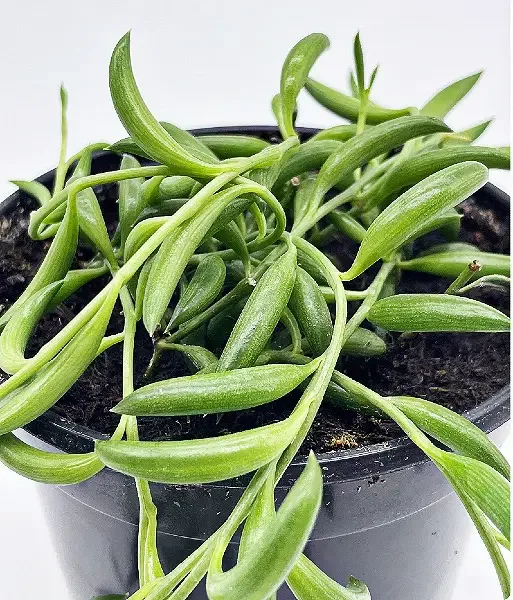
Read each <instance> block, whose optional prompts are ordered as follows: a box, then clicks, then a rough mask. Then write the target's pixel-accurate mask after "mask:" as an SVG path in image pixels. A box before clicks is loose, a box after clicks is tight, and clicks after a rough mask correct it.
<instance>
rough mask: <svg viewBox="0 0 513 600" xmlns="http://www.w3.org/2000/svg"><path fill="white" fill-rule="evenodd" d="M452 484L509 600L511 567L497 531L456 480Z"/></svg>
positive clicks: (505, 596)
mask: <svg viewBox="0 0 513 600" xmlns="http://www.w3.org/2000/svg"><path fill="white" fill-rule="evenodd" d="M451 484H452V486H453V488H454V490H455V492H456V493H457V494H458V496H459V498H460V500H461V501H462V503H463V505H464V506H465V509H466V511H467V512H468V514H469V515H470V518H471V519H472V521H473V522H474V525H475V526H476V529H477V531H478V533H479V535H480V536H481V539H482V540H483V543H484V545H485V546H486V549H487V550H488V554H489V555H490V558H491V559H492V562H493V565H494V567H495V571H496V572H497V578H498V579H499V583H500V586H501V589H502V594H503V598H504V600H508V598H509V597H510V594H511V576H510V573H509V565H508V563H507V562H506V560H505V559H504V556H503V554H502V551H501V548H500V545H499V542H498V541H497V534H498V532H497V530H496V529H495V527H494V526H493V525H491V523H490V521H489V520H488V518H487V517H486V515H485V514H484V512H483V511H482V510H481V509H480V508H479V507H478V506H477V505H476V503H475V502H474V501H473V500H472V499H471V498H470V496H469V495H468V494H466V493H465V492H464V491H463V489H461V488H460V486H459V485H458V482H457V481H456V480H455V479H452V480H451Z"/></svg>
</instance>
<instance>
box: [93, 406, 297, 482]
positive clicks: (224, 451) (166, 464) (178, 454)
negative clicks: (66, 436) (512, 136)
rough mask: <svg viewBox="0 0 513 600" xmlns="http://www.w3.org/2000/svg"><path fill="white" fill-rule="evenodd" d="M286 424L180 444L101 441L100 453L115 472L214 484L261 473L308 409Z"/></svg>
mask: <svg viewBox="0 0 513 600" xmlns="http://www.w3.org/2000/svg"><path fill="white" fill-rule="evenodd" d="M307 408H308V407H307V406H306V405H305V406H301V407H300V408H299V409H298V410H296V411H294V412H293V413H292V414H291V416H290V417H288V418H287V419H285V420H283V421H279V422H277V423H273V424H272V425H265V426H263V427H257V428H255V429H251V430H249V431H241V432H239V433H231V434H228V435H224V436H220V437H213V438H206V439H199V440H183V441H176V442H124V441H121V442H118V441H98V442H96V446H95V452H96V453H97V454H98V456H99V457H100V459H101V460H102V461H103V462H104V463H105V464H106V465H107V466H109V467H111V468H112V469H115V470H116V471H120V472H121V473H125V474H127V475H132V476H134V477H143V478H144V479H148V480H149V481H157V482H161V483H176V484H188V483H211V482H213V481H223V480H225V479H230V478H232V477H238V476H239V475H243V474H245V473H249V472H251V471H255V470H256V469H258V468H259V467H261V466H263V465H266V464H268V463H269V462H271V461H272V460H274V459H276V458H277V457H278V456H280V455H281V453H282V452H283V450H284V449H285V448H286V447H287V446H288V445H289V444H290V442H291V441H292V439H293V438H294V436H295V435H296V433H297V431H298V429H299V427H300V425H301V423H302V422H303V419H304V417H305V413H306V410H307Z"/></svg>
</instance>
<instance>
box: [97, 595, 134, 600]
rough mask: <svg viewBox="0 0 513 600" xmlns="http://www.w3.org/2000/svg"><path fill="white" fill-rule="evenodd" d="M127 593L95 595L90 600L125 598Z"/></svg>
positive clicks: (119, 599) (123, 599) (124, 599)
mask: <svg viewBox="0 0 513 600" xmlns="http://www.w3.org/2000/svg"><path fill="white" fill-rule="evenodd" d="M127 598H128V594H108V595H107V596H95V597H94V598H91V600H126V599H127Z"/></svg>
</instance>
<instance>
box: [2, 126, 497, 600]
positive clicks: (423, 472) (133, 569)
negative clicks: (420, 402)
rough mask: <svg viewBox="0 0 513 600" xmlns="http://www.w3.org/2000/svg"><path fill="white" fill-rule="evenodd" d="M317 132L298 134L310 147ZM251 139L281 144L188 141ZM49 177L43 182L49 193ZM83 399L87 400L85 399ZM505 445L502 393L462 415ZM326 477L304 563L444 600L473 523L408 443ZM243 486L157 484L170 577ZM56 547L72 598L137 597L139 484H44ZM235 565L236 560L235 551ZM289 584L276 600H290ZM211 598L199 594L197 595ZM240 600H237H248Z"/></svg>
mask: <svg viewBox="0 0 513 600" xmlns="http://www.w3.org/2000/svg"><path fill="white" fill-rule="evenodd" d="M314 131H315V130H312V129H302V130H301V129H300V132H301V133H302V135H303V136H304V137H308V136H309V135H311V134H312V133H313V132H314ZM226 132H229V133H244V134H252V135H259V136H261V137H263V138H265V139H272V138H274V137H277V135H278V133H277V130H276V128H274V127H265V126H261V127H259V126H256V127H228V128H213V129H203V130H195V131H193V133H196V134H205V133H209V134H212V133H226ZM112 164H113V161H112V155H110V154H108V153H101V154H100V155H99V156H98V157H97V158H96V159H95V161H94V170H95V171H96V172H98V171H101V170H105V169H109V168H112ZM52 176H53V175H52V173H47V174H46V175H43V176H42V177H40V178H39V181H41V182H43V183H48V182H49V181H51V179H52ZM478 194H479V195H481V196H482V197H486V198H487V199H488V200H490V201H492V202H493V203H494V204H496V206H497V208H498V209H501V210H506V208H507V203H508V201H509V199H508V197H507V196H506V195H505V194H504V193H503V192H501V191H500V190H498V189H497V188H495V187H494V186H491V185H487V186H485V187H484V188H483V189H482V190H480V191H479V192H478ZM23 200H24V196H23V194H21V193H19V192H17V193H15V194H13V195H12V196H11V197H10V198H8V199H7V201H6V202H4V203H3V204H2V205H1V207H0V214H7V213H8V212H9V211H10V210H11V208H12V207H13V206H15V205H16V204H17V203H19V202H21V201H23ZM84 401H86V399H85V400H84ZM466 416H467V417H468V418H470V419H471V420H472V421H473V422H474V423H476V424H477V425H478V426H480V427H481V428H482V429H483V430H485V431H486V432H488V433H490V435H491V437H492V439H493V440H494V441H495V442H496V443H497V444H499V445H500V444H501V443H502V442H503V441H504V439H505V437H506V433H507V431H506V428H507V425H506V423H507V420H508V418H509V390H508V389H504V390H502V391H501V392H500V393H498V394H497V395H495V396H493V397H492V398H490V399H489V400H488V401H487V402H485V403H483V404H482V405H481V406H479V407H478V408H476V409H475V410H473V411H471V412H469V413H468V414H467V415H466ZM18 433H19V434H20V437H22V438H24V439H25V440H27V441H29V442H30V443H31V444H33V445H35V446H38V447H43V448H46V449H56V450H57V451H59V450H60V451H65V452H66V451H67V452H82V451H84V452H85V451H89V450H91V448H92V445H93V442H94V439H101V438H104V437H105V436H102V435H101V434H98V433H96V432H94V431H92V430H89V429H85V428H82V427H79V426H77V425H74V424H72V423H70V422H69V421H66V420H64V419H63V418H62V417H60V416H58V415H57V414H56V413H54V412H52V411H49V412H48V413H46V414H45V415H43V416H42V417H40V418H39V419H37V420H36V421H34V422H33V423H31V424H30V425H28V426H27V427H26V428H25V430H23V431H20V432H18ZM318 458H319V461H320V463H321V466H322V468H323V471H324V481H325V483H324V496H323V503H322V507H321V511H320V514H319V518H318V520H317V523H316V526H315V529H314V531H313V533H312V536H311V540H310V541H309V543H308V545H307V547H306V550H305V553H306V554H307V555H308V556H309V557H310V558H311V559H312V560H313V561H314V562H315V563H316V564H317V565H318V566H319V567H320V568H322V569H323V570H325V571H326V572H327V573H328V574H329V575H330V576H331V577H333V578H334V579H336V580H337V581H339V582H341V583H342V584H344V583H345V582H346V581H347V578H348V576H350V575H353V576H355V577H358V578H359V579H362V580H363V581H365V582H366V583H367V585H368V586H369V588H370V590H371V593H372V597H373V598H376V600H410V599H411V600H447V599H448V598H450V597H451V592H452V590H453V588H454V584H455V580H456V577H457V572H458V568H459V565H460V563H461V560H462V555H463V551H464V548H465V541H466V537H467V533H468V532H469V530H470V527H471V522H470V519H469V518H468V517H467V515H466V513H465V511H464V509H463V507H462V506H461V505H460V502H459V500H458V499H457V498H456V496H455V495H454V494H453V493H452V492H451V488H450V486H449V485H448V484H447V482H446V481H445V479H444V478H443V476H442V475H441V474H440V473H439V472H438V470H437V469H436V467H434V466H433V464H432V463H431V462H429V461H426V460H425V457H424V456H423V455H422V453H421V452H420V451H419V450H418V449H416V447H415V446H413V445H412V444H411V443H410V442H409V440H407V439H406V438H402V439H399V440H396V441H394V442H388V443H384V444H377V445H372V446H368V447H365V448H360V449H355V450H348V451H340V452H334V453H330V454H325V455H319V456H318ZM303 464H304V462H303V461H302V460H301V459H297V460H296V461H295V462H294V463H293V464H292V465H291V467H290V468H289V470H288V471H287V473H286V475H285V477H284V480H283V484H282V485H281V486H280V487H279V488H277V492H276V493H277V498H278V501H280V500H281V499H282V498H283V497H284V496H285V494H286V491H287V486H289V485H290V484H291V483H292V482H293V481H294V480H295V479H296V478H297V476H298V474H299V473H300V471H301V469H302V465H303ZM247 481H248V479H247V478H242V479H237V480H232V481H229V482H222V483H217V484H211V485H199V486H168V485H162V484H152V492H153V497H154V501H155V504H156V505H157V509H158V515H159V535H158V545H159V552H160V556H161V560H162V563H163V566H164V570H165V571H166V572H167V571H169V570H171V569H172V568H173V566H175V565H176V564H177V563H179V562H180V561H181V560H183V558H185V557H186V556H187V555H188V554H189V553H190V552H191V551H192V550H194V549H195V548H196V547H197V546H198V545H199V544H200V543H201V541H202V540H204V539H206V538H207V537H208V536H209V534H210V533H212V532H213V531H214V530H215V529H216V528H217V527H218V526H219V525H221V524H222V523H223V522H224V520H225V518H226V517H227V516H228V514H229V513H230V511H231V510H232V508H233V507H234V505H235V503H236V502H237V500H238V499H239V498H240V496H241V494H242V492H243V490H244V485H245V483H246V482H247ZM39 489H40V495H41V498H42V504H43V508H44V512H45V515H46V518H47V520H48V523H49V526H50V531H51V534H52V537H53V542H54V545H55V548H56V550H57V553H58V555H59V559H60V561H61V565H62V568H63V572H64V574H65V577H66V579H67V582H68V586H69V589H70V592H71V594H72V598H74V599H75V600H89V599H90V598H91V597H92V596H94V595H100V594H107V593H124V592H126V591H133V590H134V589H136V588H137V561H136V550H137V522H138V503H137V495H136V491H135V487H134V484H133V480H132V479H131V478H129V477H127V476H125V475H122V474H120V473H117V472H114V471H111V470H110V469H107V468H106V469H104V470H103V471H102V472H101V473H99V474H98V475H97V476H96V477H94V478H93V479H91V480H89V481H86V482H83V483H81V484H78V485H73V486H66V487H59V486H43V485H39ZM228 554H229V558H228V560H233V559H234V558H235V556H236V543H232V544H231V545H230V548H229V551H228ZM292 597H293V596H292V594H291V593H290V592H289V591H288V589H286V587H285V586H284V587H283V588H282V589H281V590H280V592H279V594H278V598H279V599H280V600H285V599H289V598H292ZM190 598H192V599H194V600H200V599H205V598H206V595H205V592H204V587H201V586H200V587H199V588H198V589H197V590H196V592H195V593H194V594H193V595H192V596H190ZM241 600H242V599H241Z"/></svg>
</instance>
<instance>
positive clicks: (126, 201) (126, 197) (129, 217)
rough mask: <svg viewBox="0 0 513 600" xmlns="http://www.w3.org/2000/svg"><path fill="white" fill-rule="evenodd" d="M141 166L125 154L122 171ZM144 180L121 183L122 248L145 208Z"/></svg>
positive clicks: (130, 180) (120, 222) (128, 180)
mask: <svg viewBox="0 0 513 600" xmlns="http://www.w3.org/2000/svg"><path fill="white" fill-rule="evenodd" d="M140 166H141V165H140V164H139V161H137V160H136V159H135V158H134V157H133V156H130V155H129V154H125V155H124V156H123V159H122V160H121V166H120V169H137V168H138V167H140ZM143 182H144V180H143V179H141V178H136V179H125V180H124V181H120V182H119V226H120V230H121V247H122V248H124V247H125V242H126V239H127V237H128V235H129V234H130V232H131V231H132V227H133V226H134V223H135V222H136V219H137V216H138V214H139V213H140V212H141V210H142V209H143V208H144V207H143V206H141V201H140V198H141V188H142V185H143Z"/></svg>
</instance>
